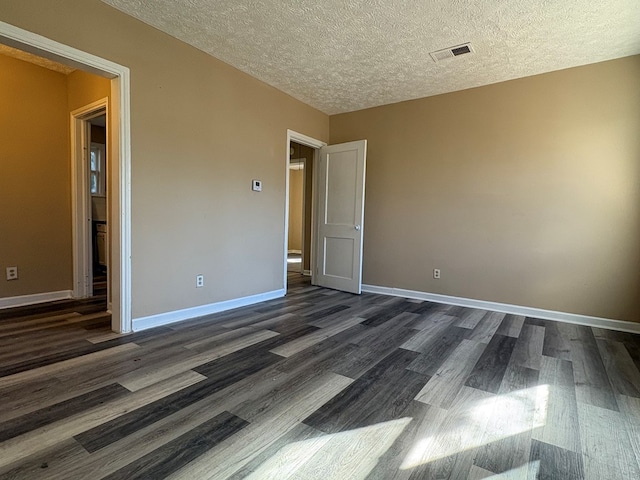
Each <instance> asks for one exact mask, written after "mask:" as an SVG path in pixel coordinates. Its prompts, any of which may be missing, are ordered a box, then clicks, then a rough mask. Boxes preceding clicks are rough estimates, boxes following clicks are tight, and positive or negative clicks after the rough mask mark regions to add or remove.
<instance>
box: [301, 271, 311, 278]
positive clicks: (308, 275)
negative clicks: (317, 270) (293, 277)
mask: <svg viewBox="0 0 640 480" xmlns="http://www.w3.org/2000/svg"><path fill="white" fill-rule="evenodd" d="M302 275H304V276H305V277H310V276H311V270H302Z"/></svg>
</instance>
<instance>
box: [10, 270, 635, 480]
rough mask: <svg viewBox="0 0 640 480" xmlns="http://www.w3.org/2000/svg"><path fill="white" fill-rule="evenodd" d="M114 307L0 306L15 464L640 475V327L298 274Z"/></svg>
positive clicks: (272, 472) (136, 472) (325, 475)
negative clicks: (214, 305) (217, 307)
mask: <svg viewBox="0 0 640 480" xmlns="http://www.w3.org/2000/svg"><path fill="white" fill-rule="evenodd" d="M101 308H102V306H101V304H100V303H99V302H96V301H88V302H75V303H64V302H60V303H58V304H55V305H46V306H40V307H37V308H24V309H15V310H12V311H4V312H0V342H1V343H0V345H1V348H0V396H1V397H0V398H1V401H0V407H1V408H0V442H1V443H0V478H3V479H4V478H25V479H39V478H46V479H86V478H90V479H92V480H98V479H102V478H108V479H135V478H145V479H161V478H171V479H207V478H213V479H223V478H256V479H265V478H273V479H278V480H280V479H288V478H304V479H323V480H326V479H340V480H344V479H360V478H368V479H394V478H403V479H404V478H412V479H413V478H418V479H436V478H438V479H445V478H452V479H453V478H455V479H480V478H513V479H521V478H531V479H533V478H541V479H582V478H588V479H598V480H602V479H617V480H620V479H638V478H640V468H639V460H640V371H639V368H640V339H639V338H638V336H634V335H631V334H625V333H617V332H612V331H605V330H599V329H594V328H588V327H582V326H576V325H570V324H564V323H556V322H550V321H542V320H537V319H534V318H524V317H517V316H512V315H505V314H501V313H495V312H487V311H481V310H473V309H467V308H461V307H451V306H445V305H438V304H433V303H429V302H420V301H412V300H406V299H402V298H393V297H385V296H379V295H372V294H363V295H361V296H354V295H349V294H346V293H342V292H336V291H332V290H326V289H321V288H317V287H313V286H310V284H309V283H308V280H307V279H305V278H304V277H301V276H300V275H296V274H290V289H289V294H288V295H287V297H286V298H283V299H277V300H273V301H270V302H266V303H263V304H259V305H254V306H251V307H247V308H242V309H238V310H234V311H230V312H225V313H222V314H218V315H213V316H210V317H205V318H201V319H196V320H192V321H188V322H183V323H180V324H175V325H172V326H170V327H162V328H157V329H153V330H149V331H144V332H140V333H134V334H131V335H126V336H120V335H116V334H113V333H110V332H109V330H108V328H109V326H108V321H109V318H108V316H106V315H105V314H104V313H100V311H99V310H100V309H101ZM498 474H502V475H498Z"/></svg>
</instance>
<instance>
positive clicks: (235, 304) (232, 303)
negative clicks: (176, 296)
mask: <svg viewBox="0 0 640 480" xmlns="http://www.w3.org/2000/svg"><path fill="white" fill-rule="evenodd" d="M286 292H287V291H286V289H284V288H281V289H279V290H273V291H271V292H265V293H258V294H257V295H250V296H248V297H242V298H234V299H232V300H225V301H223V302H216V303H210V304H208V305H200V306H198V307H191V308H185V309H183V310H175V311H173V312H166V313H159V314H157V315H150V316H148V317H140V318H134V319H133V331H134V332H139V331H140V330H146V329H148V328H153V327H160V326H162V325H169V324H171V323H176V322H181V321H183V320H188V319H191V318H198V317H203V316H205V315H211V314H212V313H219V312H224V311H226V310H232V309H234V308H239V307H245V306H247V305H253V304H255V303H260V302H266V301H267V300H273V299H274V298H280V297H284V295H285V293H286Z"/></svg>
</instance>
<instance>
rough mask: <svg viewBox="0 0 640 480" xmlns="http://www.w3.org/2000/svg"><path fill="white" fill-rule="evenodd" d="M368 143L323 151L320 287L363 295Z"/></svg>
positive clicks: (320, 188)
mask: <svg viewBox="0 0 640 480" xmlns="http://www.w3.org/2000/svg"><path fill="white" fill-rule="evenodd" d="M366 157H367V141H366V140H359V141H356V142H349V143H342V144H339V145H330V146H327V147H322V148H321V149H320V155H319V161H318V170H317V171H318V217H317V218H318V227H317V232H318V244H317V245H318V249H317V252H318V253H317V263H316V265H317V274H316V276H315V283H316V284H317V285H320V286H323V287H328V288H334V289H336V290H343V291H345V292H351V293H357V294H359V293H361V290H362V238H363V236H362V235H363V227H364V179H365V165H366Z"/></svg>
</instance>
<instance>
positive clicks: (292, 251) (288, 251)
mask: <svg viewBox="0 0 640 480" xmlns="http://www.w3.org/2000/svg"><path fill="white" fill-rule="evenodd" d="M287 253H297V254H298V255H302V250H287Z"/></svg>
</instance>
